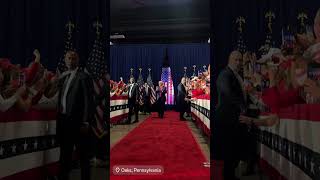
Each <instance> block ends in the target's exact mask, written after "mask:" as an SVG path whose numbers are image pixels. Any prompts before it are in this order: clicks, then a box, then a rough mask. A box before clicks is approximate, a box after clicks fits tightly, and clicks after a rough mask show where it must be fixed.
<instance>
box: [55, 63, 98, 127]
mask: <svg viewBox="0 0 320 180" xmlns="http://www.w3.org/2000/svg"><path fill="white" fill-rule="evenodd" d="M66 78H67V76H65V77H63V78H62V79H60V80H59V82H58V83H59V84H58V87H59V95H58V104H57V106H58V107H57V109H58V111H59V112H62V102H61V98H62V95H63V92H62V91H63V85H64V82H65V80H66ZM93 95H94V90H93V81H92V80H91V78H90V77H89V75H88V74H86V73H85V72H83V71H81V70H80V69H78V70H77V72H76V75H75V77H74V78H73V80H72V81H71V82H70V87H69V90H68V93H67V97H66V100H67V101H66V115H67V116H69V117H71V119H72V121H75V122H77V123H83V122H88V123H91V122H92V121H93V119H94V118H93V115H94V109H95V106H94V96H93Z"/></svg>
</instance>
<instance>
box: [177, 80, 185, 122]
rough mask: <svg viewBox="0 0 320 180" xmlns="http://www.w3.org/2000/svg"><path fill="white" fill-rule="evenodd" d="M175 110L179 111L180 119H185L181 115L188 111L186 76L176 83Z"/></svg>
mask: <svg viewBox="0 0 320 180" xmlns="http://www.w3.org/2000/svg"><path fill="white" fill-rule="evenodd" d="M177 110H178V111H179V112H180V120H181V121H185V120H186V119H185V118H184V117H183V115H184V113H185V112H188V94H187V90H186V78H185V77H183V78H181V82H180V84H179V85H178V94H177Z"/></svg>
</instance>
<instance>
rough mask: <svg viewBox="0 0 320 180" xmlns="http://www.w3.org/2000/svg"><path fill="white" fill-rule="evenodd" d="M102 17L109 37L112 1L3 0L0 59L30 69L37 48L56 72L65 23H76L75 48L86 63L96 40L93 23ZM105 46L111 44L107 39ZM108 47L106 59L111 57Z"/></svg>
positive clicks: (105, 31)
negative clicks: (9, 60) (6, 59)
mask: <svg viewBox="0 0 320 180" xmlns="http://www.w3.org/2000/svg"><path fill="white" fill-rule="evenodd" d="M98 17H99V19H100V21H102V24H103V26H104V29H103V34H104V35H106V36H105V37H106V39H107V38H108V36H109V1H107V0H86V1H78V0H54V1H52V0H1V2H0V27H1V28H0V42H1V43H0V57H8V58H10V59H11V61H12V62H13V63H15V64H21V65H22V66H27V65H28V64H29V63H30V62H31V60H32V58H33V55H32V53H33V50H34V49H35V48H38V49H39V51H40V53H41V61H42V63H43V64H44V65H45V66H46V67H48V69H50V70H55V68H56V65H57V61H58V59H59V58H60V57H61V56H62V54H63V48H64V37H65V32H66V31H65V24H66V22H67V21H68V20H73V22H74V23H75V24H76V33H75V41H76V43H75V47H76V49H77V51H78V52H79V54H80V58H81V62H80V63H81V64H82V65H83V64H85V61H86V59H87V57H88V54H89V52H90V49H91V48H92V42H93V40H94V37H95V33H94V30H93V28H92V23H93V21H94V20H96V19H97V18H98ZM106 43H109V42H108V40H106ZM108 52H109V49H108V48H106V51H105V53H106V57H109V53H108Z"/></svg>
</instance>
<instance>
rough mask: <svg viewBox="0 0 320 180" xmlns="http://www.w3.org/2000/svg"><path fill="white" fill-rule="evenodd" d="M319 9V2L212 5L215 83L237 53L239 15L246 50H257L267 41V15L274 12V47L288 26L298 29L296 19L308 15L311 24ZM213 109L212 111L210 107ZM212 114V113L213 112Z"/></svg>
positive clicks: (265, 0) (249, 0)
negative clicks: (228, 61) (299, 15)
mask: <svg viewBox="0 0 320 180" xmlns="http://www.w3.org/2000/svg"><path fill="white" fill-rule="evenodd" d="M318 8H320V1H319V0H309V1H300V0H259V1H256V0H242V1H237V0H225V1H217V0H215V1H212V2H211V27H212V28H211V42H212V43H211V51H212V52H213V49H214V52H213V53H212V57H211V62H212V64H213V66H212V68H214V71H211V72H213V73H212V77H211V79H212V81H211V82H215V80H216V78H217V76H218V74H219V72H220V71H221V69H222V68H224V67H225V66H226V64H227V59H228V55H229V53H230V52H231V51H232V50H234V48H235V43H236V41H237V38H238V37H237V26H236V24H235V20H236V18H237V17H238V16H243V17H245V18H246V24H245V25H244V40H245V42H246V45H247V49H248V50H250V51H255V52H256V51H257V49H259V48H260V47H261V46H262V45H263V44H264V41H265V38H266V31H267V26H266V24H267V22H266V19H265V13H266V12H267V11H273V12H274V14H275V19H274V20H273V40H274V41H275V45H276V46H277V47H280V45H281V30H282V28H284V27H287V26H288V25H291V26H292V27H294V28H298V23H299V21H298V20H297V16H298V14H299V13H300V12H305V13H306V14H307V15H308V17H309V18H308V20H307V24H309V25H312V24H313V20H314V16H315V14H316V11H317V9H318ZM211 87H212V88H213V89H212V90H211V92H213V93H212V94H213V101H212V102H213V103H215V102H217V101H216V100H217V97H216V96H215V95H216V93H215V86H214V85H212V86H211ZM211 109H212V110H213V108H211ZM212 113H213V112H212Z"/></svg>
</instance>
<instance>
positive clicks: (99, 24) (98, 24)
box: [93, 20, 102, 36]
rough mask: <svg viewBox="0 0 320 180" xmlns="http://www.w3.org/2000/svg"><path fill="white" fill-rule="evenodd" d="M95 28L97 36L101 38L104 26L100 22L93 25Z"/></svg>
mask: <svg viewBox="0 0 320 180" xmlns="http://www.w3.org/2000/svg"><path fill="white" fill-rule="evenodd" d="M93 27H94V28H96V34H97V35H98V36H99V35H100V34H101V31H100V29H101V28H102V24H101V23H100V21H99V20H97V21H96V22H94V23H93Z"/></svg>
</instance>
